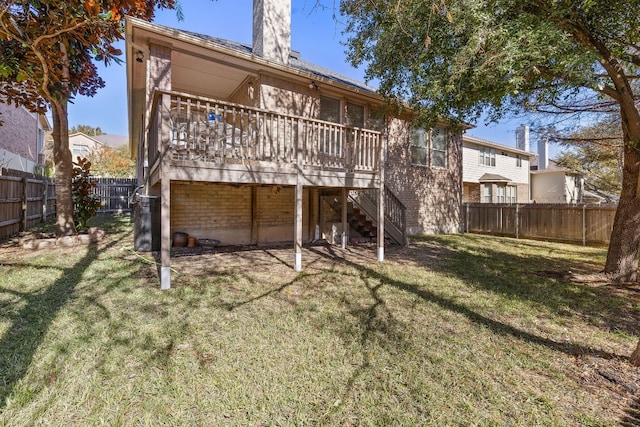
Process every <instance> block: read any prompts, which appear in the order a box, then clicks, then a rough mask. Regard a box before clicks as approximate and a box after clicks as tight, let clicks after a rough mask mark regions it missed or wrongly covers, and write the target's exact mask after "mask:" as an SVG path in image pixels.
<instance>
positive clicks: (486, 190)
mask: <svg viewBox="0 0 640 427" xmlns="http://www.w3.org/2000/svg"><path fill="white" fill-rule="evenodd" d="M491 196H492V194H491V184H483V185H482V203H491V202H493V198H492V197H491Z"/></svg>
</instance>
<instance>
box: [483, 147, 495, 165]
mask: <svg viewBox="0 0 640 427" xmlns="http://www.w3.org/2000/svg"><path fill="white" fill-rule="evenodd" d="M479 152H480V164H481V165H483V166H495V165H496V152H495V151H494V150H493V149H491V148H485V147H480V150H479Z"/></svg>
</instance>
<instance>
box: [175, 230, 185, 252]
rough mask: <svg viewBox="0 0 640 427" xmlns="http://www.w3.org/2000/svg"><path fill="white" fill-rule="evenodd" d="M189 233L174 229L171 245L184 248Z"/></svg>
mask: <svg viewBox="0 0 640 427" xmlns="http://www.w3.org/2000/svg"><path fill="white" fill-rule="evenodd" d="M188 238H189V235H188V234H187V233H182V232H180V231H176V232H175V233H173V246H176V247H179V248H184V247H185V246H187V240H188Z"/></svg>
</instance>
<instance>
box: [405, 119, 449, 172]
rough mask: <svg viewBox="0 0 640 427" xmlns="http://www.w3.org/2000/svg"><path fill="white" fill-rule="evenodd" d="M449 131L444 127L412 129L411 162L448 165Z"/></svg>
mask: <svg viewBox="0 0 640 427" xmlns="http://www.w3.org/2000/svg"><path fill="white" fill-rule="evenodd" d="M448 139H449V138H448V132H447V129H445V128H442V127H439V126H437V127H435V128H434V129H432V130H431V131H426V130H424V129H423V128H416V129H413V130H412V131H411V163H413V164H415V165H424V166H427V165H431V166H432V167H436V168H444V167H447V146H448Z"/></svg>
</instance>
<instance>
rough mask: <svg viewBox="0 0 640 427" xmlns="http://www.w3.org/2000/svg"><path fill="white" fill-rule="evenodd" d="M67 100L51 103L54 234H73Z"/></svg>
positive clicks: (71, 161) (74, 230)
mask: <svg viewBox="0 0 640 427" xmlns="http://www.w3.org/2000/svg"><path fill="white" fill-rule="evenodd" d="M67 102H68V101H67V100H66V99H65V100H63V101H56V102H52V103H51V112H52V118H53V161H54V163H55V166H56V174H55V177H56V234H57V235H59V236H66V235H70V234H75V232H76V227H75V224H74V222H73V196H72V193H71V179H72V177H73V159H72V157H71V150H69V116H68V114H67Z"/></svg>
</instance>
